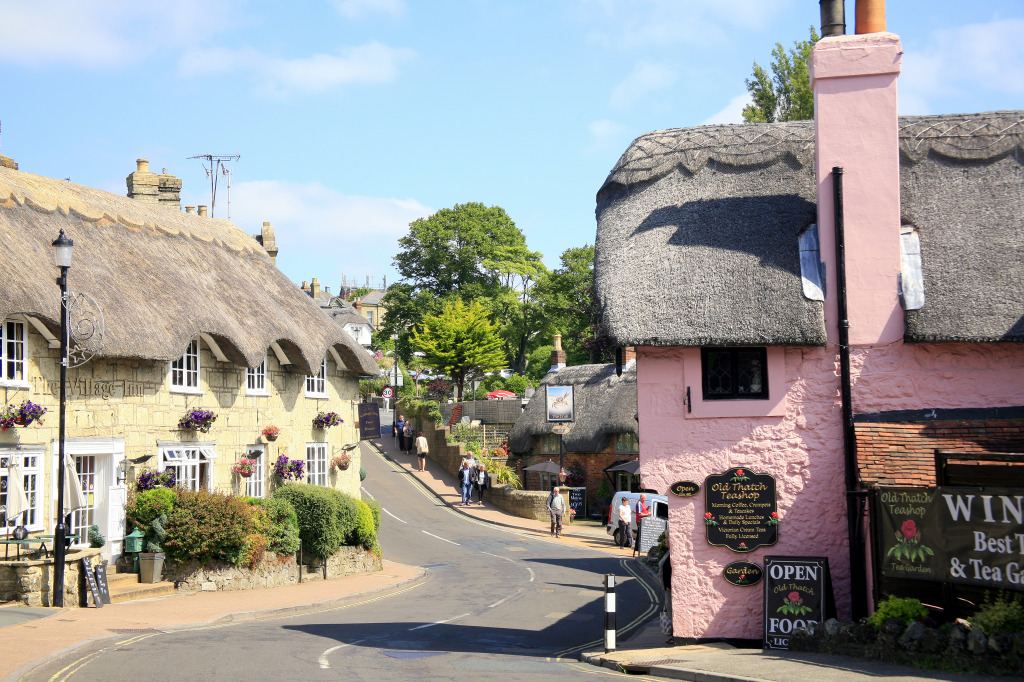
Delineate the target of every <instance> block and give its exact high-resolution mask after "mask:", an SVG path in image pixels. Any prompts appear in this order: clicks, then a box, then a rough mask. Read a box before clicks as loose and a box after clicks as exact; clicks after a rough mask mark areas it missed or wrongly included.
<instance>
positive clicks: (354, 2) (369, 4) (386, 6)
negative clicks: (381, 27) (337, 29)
mask: <svg viewBox="0 0 1024 682" xmlns="http://www.w3.org/2000/svg"><path fill="white" fill-rule="evenodd" d="M331 4H332V5H334V7H335V9H337V10H338V13H339V14H341V15H342V16H344V17H347V18H349V19H358V18H359V17H361V16H364V15H367V14H373V13H374V12H380V13H383V14H390V15H391V16H393V17H398V16H401V15H403V14H404V13H405V3H404V2H402V0H333V2H332V3H331Z"/></svg>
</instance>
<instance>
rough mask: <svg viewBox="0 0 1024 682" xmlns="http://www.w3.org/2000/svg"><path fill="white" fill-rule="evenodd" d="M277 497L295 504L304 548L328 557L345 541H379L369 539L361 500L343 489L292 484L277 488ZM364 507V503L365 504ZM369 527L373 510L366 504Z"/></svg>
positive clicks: (358, 542)
mask: <svg viewBox="0 0 1024 682" xmlns="http://www.w3.org/2000/svg"><path fill="white" fill-rule="evenodd" d="M274 497H275V498H282V499H286V500H288V501H289V502H291V503H292V506H294V507H295V513H296V514H297V515H298V519H299V537H300V538H301V539H302V547H303V550H304V551H307V552H309V553H310V554H312V555H313V556H317V557H320V558H326V557H329V556H331V555H332V554H334V553H335V552H336V551H337V550H338V548H339V547H341V546H342V545H345V544H351V545H363V546H365V545H366V543H367V542H371V546H372V545H373V544H375V543H376V533H372V535H373V538H372V540H369V541H368V540H366V531H365V529H363V528H358V527H357V526H359V524H360V518H359V517H360V513H361V512H360V504H361V503H360V501H359V500H356V499H355V498H353V497H350V496H349V495H346V494H345V493H343V492H341V491H340V490H332V489H331V488H321V487H320V486H314V485H309V484H307V483H289V484H288V485H285V486H282V487H280V488H278V489H277V490H275V491H274ZM364 506H365V505H364ZM366 510H367V512H366V513H367V515H368V518H369V526H370V528H371V529H372V527H373V513H372V512H371V511H370V509H369V507H366Z"/></svg>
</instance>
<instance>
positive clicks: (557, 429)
mask: <svg viewBox="0 0 1024 682" xmlns="http://www.w3.org/2000/svg"><path fill="white" fill-rule="evenodd" d="M551 431H552V432H553V433H557V434H558V435H560V436H564V435H565V434H567V433H569V425H568V424H555V425H554V426H552V427H551Z"/></svg>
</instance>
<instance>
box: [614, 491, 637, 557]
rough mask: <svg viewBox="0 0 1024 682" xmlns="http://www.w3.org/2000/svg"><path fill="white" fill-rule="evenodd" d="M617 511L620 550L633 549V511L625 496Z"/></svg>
mask: <svg viewBox="0 0 1024 682" xmlns="http://www.w3.org/2000/svg"><path fill="white" fill-rule="evenodd" d="M617 511H618V516H619V549H622V548H623V547H629V548H630V549H632V548H633V531H632V529H631V528H630V527H629V523H630V521H632V520H633V510H631V509H630V508H629V500H627V499H626V496H625V495H623V496H622V500H621V501H620V502H619V508H618V510H617Z"/></svg>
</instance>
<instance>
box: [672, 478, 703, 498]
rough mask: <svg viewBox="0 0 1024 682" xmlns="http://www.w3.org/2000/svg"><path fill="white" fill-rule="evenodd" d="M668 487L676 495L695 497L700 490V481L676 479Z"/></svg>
mask: <svg viewBox="0 0 1024 682" xmlns="http://www.w3.org/2000/svg"><path fill="white" fill-rule="evenodd" d="M668 489H669V490H670V491H671V492H672V494H673V495H675V496H676V497H693V496H695V495H696V494H697V493H699V492H700V483H697V482H696V481H676V482H675V483H673V484H672V485H671V486H669V488H668Z"/></svg>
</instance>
